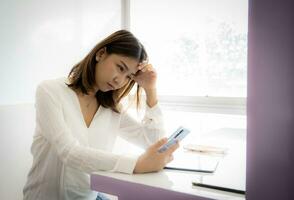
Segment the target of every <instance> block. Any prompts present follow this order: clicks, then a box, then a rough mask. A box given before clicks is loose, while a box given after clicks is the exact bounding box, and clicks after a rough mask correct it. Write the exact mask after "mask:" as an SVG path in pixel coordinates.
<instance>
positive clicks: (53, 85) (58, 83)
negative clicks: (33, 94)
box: [37, 77, 68, 95]
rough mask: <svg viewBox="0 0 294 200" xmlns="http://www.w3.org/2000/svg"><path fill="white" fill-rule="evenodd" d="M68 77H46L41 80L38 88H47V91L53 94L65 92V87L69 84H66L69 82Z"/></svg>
mask: <svg viewBox="0 0 294 200" xmlns="http://www.w3.org/2000/svg"><path fill="white" fill-rule="evenodd" d="M67 81H68V80H67V78H66V77H59V78H55V79H46V80H43V81H41V82H40V83H39V84H38V86H37V90H38V89H42V90H45V91H46V92H47V93H50V94H51V95H52V94H58V93H63V92H64V89H66V88H67V87H68V86H67V85H66V83H67Z"/></svg>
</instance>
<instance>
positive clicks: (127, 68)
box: [120, 60, 135, 75]
mask: <svg viewBox="0 0 294 200" xmlns="http://www.w3.org/2000/svg"><path fill="white" fill-rule="evenodd" d="M120 62H121V63H122V64H123V66H124V67H125V68H126V70H127V71H129V70H130V69H129V67H128V66H127V65H126V63H124V62H123V61H122V60H121V61H120ZM131 74H132V75H135V74H134V73H131Z"/></svg>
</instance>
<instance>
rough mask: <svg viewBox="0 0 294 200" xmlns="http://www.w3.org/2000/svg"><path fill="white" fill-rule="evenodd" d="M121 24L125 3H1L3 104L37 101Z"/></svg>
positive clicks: (0, 84) (0, 82)
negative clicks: (41, 89)
mask: <svg viewBox="0 0 294 200" xmlns="http://www.w3.org/2000/svg"><path fill="white" fill-rule="evenodd" d="M120 23H121V12H120V0H108V1H107V2H106V1H103V0H87V1H82V0H75V1H72V0H62V1H58V0H50V1H38V0H26V1H18V0H9V1H3V0H2V1H0V30H1V31H0V44H1V46H0V60H1V63H0V71H1V73H0V91H1V96H0V105H4V104H16V103H23V102H33V100H34V92H35V86H36V84H37V83H38V82H40V81H41V80H43V79H49V78H54V77H59V76H66V75H67V74H68V72H69V70H70V69H71V67H72V66H73V65H74V64H75V63H77V62H78V61H80V60H81V59H82V58H83V57H84V56H85V55H86V54H87V53H88V51H89V50H90V49H92V48H93V47H94V46H95V44H96V43H97V42H99V41H100V40H101V39H102V38H104V37H105V36H107V35H108V34H110V33H112V32H113V31H115V30H117V29H119V28H120Z"/></svg>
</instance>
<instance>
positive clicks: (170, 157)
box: [167, 155, 174, 163]
mask: <svg viewBox="0 0 294 200" xmlns="http://www.w3.org/2000/svg"><path fill="white" fill-rule="evenodd" d="M173 160H174V156H173V155H170V156H169V157H168V161H167V163H170V162H171V161H173Z"/></svg>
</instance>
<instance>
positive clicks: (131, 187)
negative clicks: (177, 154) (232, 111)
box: [91, 130, 246, 200]
mask: <svg viewBox="0 0 294 200" xmlns="http://www.w3.org/2000/svg"><path fill="white" fill-rule="evenodd" d="M233 132H234V131H233ZM235 132H236V131H235ZM244 132H245V131H244ZM244 132H243V133H242V132H241V133H236V134H235V133H232V131H229V130H219V131H215V132H213V133H212V134H210V136H211V137H210V136H209V137H207V138H205V140H206V141H207V140H210V142H212V140H213V139H216V140H217V141H218V142H219V141H221V143H222V144H224V143H225V142H224V140H223V139H225V140H227V142H226V144H227V146H226V147H229V153H228V155H227V156H225V157H224V158H223V159H222V160H221V161H220V163H219V166H218V169H217V170H216V172H215V173H213V174H203V173H198V172H183V171H175V170H167V169H165V170H162V171H160V172H157V173H148V174H132V175H128V174H122V173H110V172H103V171H100V172H97V173H94V174H92V175H91V189H92V190H96V191H100V192H104V193H108V194H112V195H115V196H118V199H119V200H132V199H134V200H135V199H136V200H147V199H148V200H150V199H155V200H156V199H169V200H180V199H183V200H184V199H195V200H204V199H219V200H224V199H226V200H244V199H245V196H244V195H241V194H235V193H229V192H224V191H219V190H214V189H207V188H202V187H195V186H192V181H194V180H200V181H201V180H202V181H203V183H211V184H214V183H215V184H219V183H221V182H224V181H225V182H226V183H227V182H231V181H233V182H232V184H233V183H234V182H237V183H238V185H244V187H245V166H246V165H245V158H246V157H245V148H244V146H245V143H244V142H240V139H242V137H244V134H245V133H244ZM225 134H228V135H227V136H228V137H225V138H224V137H221V135H225ZM232 134H233V135H232ZM220 137H221V138H220ZM212 138H213V139H212ZM228 138H229V139H228ZM205 140H203V141H205ZM228 145H229V146H228ZM237 150H238V151H237ZM230 179H234V180H230ZM241 187H243V186H241Z"/></svg>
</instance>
